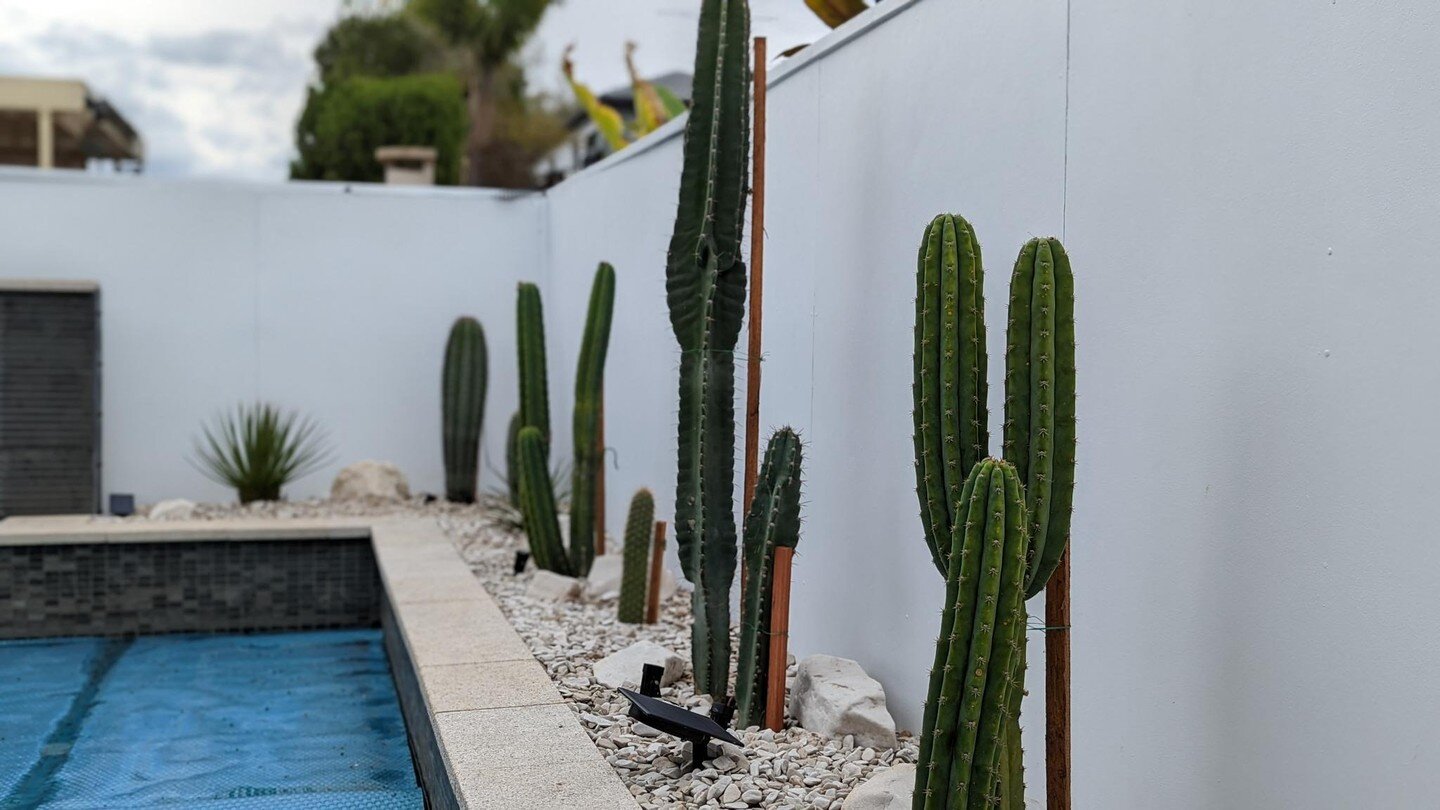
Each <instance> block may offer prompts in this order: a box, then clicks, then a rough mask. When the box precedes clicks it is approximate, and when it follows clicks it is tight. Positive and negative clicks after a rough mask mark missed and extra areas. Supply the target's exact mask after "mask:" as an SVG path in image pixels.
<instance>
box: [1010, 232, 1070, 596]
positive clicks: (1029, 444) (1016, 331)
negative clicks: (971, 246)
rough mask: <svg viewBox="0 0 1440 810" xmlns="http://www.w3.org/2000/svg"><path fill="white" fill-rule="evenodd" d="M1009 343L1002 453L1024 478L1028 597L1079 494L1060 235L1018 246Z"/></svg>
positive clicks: (1047, 570)
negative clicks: (1027, 535) (1018, 256)
mask: <svg viewBox="0 0 1440 810" xmlns="http://www.w3.org/2000/svg"><path fill="white" fill-rule="evenodd" d="M1006 344H1007V345H1006V350H1005V460H1006V461H1009V462H1010V463H1011V464H1014V465H1015V469H1016V470H1018V471H1019V473H1020V480H1021V481H1023V482H1024V484H1025V505H1026V507H1027V508H1028V509H1029V513H1030V537H1031V540H1030V546H1031V550H1030V555H1031V556H1030V568H1029V573H1028V574H1027V575H1026V586H1025V596H1026V598H1029V597H1031V596H1034V595H1035V594H1037V593H1039V592H1040V591H1043V590H1044V589H1045V583H1046V582H1048V581H1049V580H1050V575H1051V574H1053V573H1055V568H1056V567H1057V566H1059V565H1060V556H1061V555H1062V554H1064V553H1065V544H1066V543H1068V542H1069V540H1070V507H1071V504H1072V502H1073V500H1074V495H1075V276H1074V275H1073V274H1072V273H1071V272H1070V258H1069V257H1068V256H1066V255H1065V248H1063V247H1061V245H1060V240H1058V239H1054V238H1049V239H1031V240H1030V241H1029V242H1027V243H1025V247H1024V248H1022V249H1021V251H1020V258H1019V259H1017V260H1016V261H1015V272H1014V274H1013V275H1011V277H1010V324H1009V328H1008V329H1007V332H1006Z"/></svg>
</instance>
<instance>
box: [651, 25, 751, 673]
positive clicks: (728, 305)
mask: <svg viewBox="0 0 1440 810" xmlns="http://www.w3.org/2000/svg"><path fill="white" fill-rule="evenodd" d="M749 44H750V8H749V4H748V3H747V2H745V0H704V2H703V3H702V4H701V7H700V33H699V39H698V42H697V46H696V53H695V73H694V77H695V78H694V85H693V92H692V97H693V100H694V103H693V106H692V107H691V110H690V116H689V118H688V120H687V121H686V123H685V146H684V166H683V168H682V171H681V176H680V198H679V205H678V206H677V211H676V215H675V231H674V234H673V235H672V236H671V239H670V248H669V253H668V256H667V259H666V269H665V291H666V298H667V301H668V303H669V307H670V325H671V327H672V329H673V330H674V332H675V338H676V340H677V341H678V342H679V344H680V408H679V436H678V439H679V441H678V444H679V459H678V460H679V465H678V466H679V472H678V475H677V476H676V487H675V490H676V491H675V518H676V521H675V537H676V545H677V547H678V551H679V555H680V570H681V572H682V573H683V574H684V575H685V578H686V579H688V580H690V581H691V582H693V583H694V584H695V590H694V595H693V603H692V612H693V614H694V617H693V620H694V623H693V625H692V629H691V655H692V657H693V663H694V670H695V683H696V688H697V689H698V691H700V692H706V693H709V694H710V695H712V696H716V697H719V696H723V695H724V694H725V692H726V690H727V689H728V685H727V684H728V681H729V675H730V632H729V626H730V588H731V585H732V584H733V582H734V579H735V556H736V549H735V545H736V539H735V518H734V498H735V493H734V488H735V486H734V484H735V482H734V474H735V402H734V398H735V359H734V350H735V344H736V341H737V340H738V339H739V335H740V323H741V320H742V318H743V315H744V306H745V263H744V262H743V261H742V260H741V257H740V247H741V241H742V235H743V230H744V220H745V197H746V192H747V182H748V174H749V171H748V164H749V153H750V148H749V146H750V105H749V92H750V61H749V57H748V53H747V51H748V49H749Z"/></svg>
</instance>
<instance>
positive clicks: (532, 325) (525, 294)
mask: <svg viewBox="0 0 1440 810" xmlns="http://www.w3.org/2000/svg"><path fill="white" fill-rule="evenodd" d="M515 331H516V345H517V346H518V347H519V354H520V426H521V427H534V428H536V429H538V430H539V431H540V438H541V439H543V440H544V447H545V457H546V458H547V459H548V458H549V457H550V386H549V382H548V380H547V377H546V369H545V365H546V363H545V313H544V310H543V309H542V308H541V306H540V288H539V287H537V286H535V285H534V284H531V283H530V282H528V281H522V282H520V286H519V289H518V293H517V295H516V303H515Z"/></svg>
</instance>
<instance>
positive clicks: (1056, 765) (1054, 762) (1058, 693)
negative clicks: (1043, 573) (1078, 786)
mask: <svg viewBox="0 0 1440 810" xmlns="http://www.w3.org/2000/svg"><path fill="white" fill-rule="evenodd" d="M1045 628H1046V630H1045V806H1046V807H1047V808H1049V810H1070V550H1069V549H1068V548H1067V549H1066V550H1065V554H1064V555H1063V556H1061V558H1060V566H1059V567H1058V568H1056V569H1055V575H1054V576H1052V577H1051V578H1050V581H1049V582H1048V583H1046V584H1045Z"/></svg>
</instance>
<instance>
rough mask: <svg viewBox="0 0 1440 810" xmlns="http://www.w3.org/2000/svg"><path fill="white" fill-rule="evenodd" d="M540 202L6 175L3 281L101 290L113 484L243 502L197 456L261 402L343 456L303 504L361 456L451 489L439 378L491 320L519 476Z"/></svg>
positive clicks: (494, 445)
mask: <svg viewBox="0 0 1440 810" xmlns="http://www.w3.org/2000/svg"><path fill="white" fill-rule="evenodd" d="M542 202H543V200H542V199H541V198H540V197H538V196H522V197H519V198H513V199H512V198H511V196H510V195H504V194H499V193H492V192H485V193H474V192H470V193H465V192H449V191H438V190H395V189H387V188H384V187H378V186H368V187H365V186H355V187H353V188H351V189H349V190H347V187H346V186H343V185H332V184H320V183H316V184H289V185H283V186H282V185H259V184H242V183H185V182H179V181H152V180H137V179H135V178H126V177H115V178H97V177H87V176H84V175H73V174H68V173H67V174H54V175H50V176H44V175H39V174H36V173H31V172H5V173H0V212H3V213H0V274H3V275H4V276H6V277H18V278H57V279H72V278H80V279H94V280H96V281H99V282H100V288H101V293H100V296H101V297H100V304H101V310H102V313H101V324H102V348H101V354H102V362H103V366H104V368H103V371H102V380H101V385H102V388H103V409H104V416H103V439H102V444H103V460H104V475H103V485H104V491H105V492H113V491H120V492H134V493H135V495H136V497H137V499H138V500H140V501H141V502H151V501H154V500H157V499H161V498H172V497H188V498H195V499H203V500H211V501H224V500H228V499H231V498H233V497H234V496H233V493H232V492H230V491H228V490H226V489H225V488H223V487H221V486H219V485H217V484H213V483H211V482H210V481H209V480H208V479H206V478H204V477H203V476H201V475H200V474H199V473H197V472H196V471H195V469H193V468H192V467H191V466H190V465H189V464H188V463H187V461H186V460H187V458H189V457H190V455H191V445H192V441H193V439H194V438H195V436H196V435H197V434H198V433H199V430H200V425H201V423H202V421H205V420H206V419H208V418H210V417H211V416H212V415H213V414H214V413H215V412H216V411H218V410H220V409H223V408H229V407H232V406H233V405H234V404H235V403H237V402H239V401H240V400H253V399H255V398H261V399H267V400H271V401H274V402H276V403H278V404H280V405H283V406H286V407H289V408H295V409H298V410H300V411H303V412H304V413H307V414H310V415H312V416H313V417H315V418H316V419H317V420H318V421H319V422H320V423H321V424H322V425H323V426H324V428H325V429H326V430H327V431H328V432H329V434H330V437H331V439H332V441H333V444H334V446H335V449H336V453H335V456H334V460H333V462H332V463H331V464H330V465H328V466H327V467H326V468H325V469H322V470H320V471H318V472H317V473H315V474H313V475H311V476H309V477H307V478H304V479H301V480H300V481H299V482H297V483H296V484H294V485H292V486H291V487H290V488H289V489H288V490H287V494H289V495H290V496H292V497H305V496H311V495H321V494H325V493H326V492H328V490H329V485H330V479H331V478H332V477H333V476H334V474H335V472H336V471H337V470H338V469H339V468H340V467H341V466H343V465H345V464H348V463H350V462H353V461H358V460H360V459H365V458H379V459H386V460H390V461H393V462H395V463H396V464H398V465H399V466H400V467H401V469H403V470H404V471H405V473H406V474H407V475H408V476H409V478H410V482H411V485H412V487H413V488H415V489H416V490H417V491H429V492H443V487H444V469H443V466H442V463H441V454H440V413H439V387H440V367H441V360H442V357H443V354H444V349H445V339H446V336H447V334H448V330H449V328H450V324H451V322H452V321H453V320H454V319H455V318H456V317H457V316H458V315H461V314H469V315H474V316H476V317H477V318H479V319H480V320H481V321H482V322H483V323H484V324H485V326H486V337H487V339H488V343H489V350H490V393H489V399H488V406H489V407H488V412H487V414H486V419H487V421H486V427H487V428H488V429H487V431H486V454H487V456H488V457H489V458H490V459H493V460H494V461H495V463H496V465H497V467H503V459H504V455H503V447H504V435H505V424H506V422H507V421H508V420H509V417H510V413H511V411H512V410H513V409H514V406H513V403H514V401H515V397H516V370H515V363H516V361H515V341H514V334H515V329H514V314H513V313H514V308H515V304H514V295H515V293H514V289H515V283H516V281H517V280H519V279H522V278H533V279H536V280H542V278H541V271H542V269H543V268H542V264H541V256H542V241H543V240H542V236H543V228H544V224H543V215H544V210H543V205H542ZM498 483H499V480H498V478H497V477H496V476H495V475H494V474H493V473H491V472H490V471H489V470H488V469H482V472H481V485H482V486H488V485H498Z"/></svg>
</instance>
